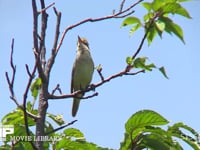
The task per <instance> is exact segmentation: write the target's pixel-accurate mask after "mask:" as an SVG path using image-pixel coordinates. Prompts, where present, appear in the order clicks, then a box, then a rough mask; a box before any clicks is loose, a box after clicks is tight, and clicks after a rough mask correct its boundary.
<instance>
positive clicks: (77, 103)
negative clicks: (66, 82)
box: [72, 98, 80, 117]
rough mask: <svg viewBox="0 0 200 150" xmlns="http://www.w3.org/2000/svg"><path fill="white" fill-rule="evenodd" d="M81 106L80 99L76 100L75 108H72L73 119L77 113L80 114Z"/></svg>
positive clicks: (74, 102)
mask: <svg viewBox="0 0 200 150" xmlns="http://www.w3.org/2000/svg"><path fill="white" fill-rule="evenodd" d="M79 104H80V99H79V98H74V100H73V106H72V116H73V117H75V116H76V113H77V112H78V107H79Z"/></svg>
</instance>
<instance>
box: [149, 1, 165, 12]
mask: <svg viewBox="0 0 200 150" xmlns="http://www.w3.org/2000/svg"><path fill="white" fill-rule="evenodd" d="M165 3H166V0H154V1H153V2H152V8H153V10H154V11H157V10H159V9H160V8H161V7H162V6H163V5H164V4H165Z"/></svg>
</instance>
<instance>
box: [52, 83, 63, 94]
mask: <svg viewBox="0 0 200 150" xmlns="http://www.w3.org/2000/svg"><path fill="white" fill-rule="evenodd" d="M56 91H58V92H59V93H60V94H62V91H61V88H60V84H57V85H56V87H55V88H54V89H53V90H52V92H51V94H52V95H53V94H54V93H55V92H56Z"/></svg>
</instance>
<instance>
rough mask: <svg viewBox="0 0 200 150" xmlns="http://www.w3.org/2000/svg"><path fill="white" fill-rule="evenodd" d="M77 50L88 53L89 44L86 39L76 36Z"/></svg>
mask: <svg viewBox="0 0 200 150" xmlns="http://www.w3.org/2000/svg"><path fill="white" fill-rule="evenodd" d="M77 45H78V50H88V51H89V43H88V41H87V39H86V38H80V37H79V36H78V42H77Z"/></svg>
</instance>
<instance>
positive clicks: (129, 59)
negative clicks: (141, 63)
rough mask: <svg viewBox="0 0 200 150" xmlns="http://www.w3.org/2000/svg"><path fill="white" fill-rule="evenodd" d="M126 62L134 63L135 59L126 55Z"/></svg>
mask: <svg viewBox="0 0 200 150" xmlns="http://www.w3.org/2000/svg"><path fill="white" fill-rule="evenodd" d="M126 63H127V65H132V63H133V59H132V57H129V56H128V57H126Z"/></svg>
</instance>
